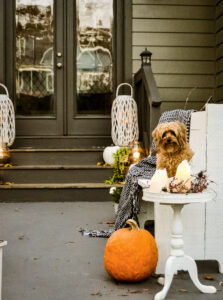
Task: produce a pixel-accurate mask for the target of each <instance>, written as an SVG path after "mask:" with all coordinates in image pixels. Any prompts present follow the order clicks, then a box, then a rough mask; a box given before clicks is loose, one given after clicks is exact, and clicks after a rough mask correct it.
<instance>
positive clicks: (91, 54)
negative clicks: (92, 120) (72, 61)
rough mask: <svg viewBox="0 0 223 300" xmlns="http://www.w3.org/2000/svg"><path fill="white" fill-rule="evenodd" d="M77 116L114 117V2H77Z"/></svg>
mask: <svg viewBox="0 0 223 300" xmlns="http://www.w3.org/2000/svg"><path fill="white" fill-rule="evenodd" d="M75 25H76V26H75V28H74V30H75V31H76V85H75V86H76V91H75V93H76V101H77V114H83V115H86V114H87V115H88V114H91V115H98V114H102V115H105V114H110V109H111V103H112V94H113V1H111V0H101V1H98V0H84V1H83V0H76V24H75Z"/></svg>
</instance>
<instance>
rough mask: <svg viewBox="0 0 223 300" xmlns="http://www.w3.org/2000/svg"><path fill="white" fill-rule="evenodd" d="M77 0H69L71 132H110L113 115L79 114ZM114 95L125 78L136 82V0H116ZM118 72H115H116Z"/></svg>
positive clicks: (90, 133)
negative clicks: (133, 38) (133, 25)
mask: <svg viewBox="0 0 223 300" xmlns="http://www.w3.org/2000/svg"><path fill="white" fill-rule="evenodd" d="M73 3H74V2H73V0H67V29H68V31H67V39H68V40H69V41H70V43H69V44H68V47H67V89H66V90H67V100H69V101H67V102H66V106H67V112H68V118H67V132H68V135H75V136H78V135H88V136H89V135H97V136H106V135H108V133H110V131H111V117H110V115H78V114H77V105H76V104H77V103H76V94H75V93H74V90H75V86H74V88H73V89H72V85H75V83H76V80H75V76H76V63H75V62H76V57H75V56H74V55H73V53H76V39H75V34H76V33H75V31H74V30H70V29H71V28H75V22H76V11H75V9H73V7H72V5H73ZM113 49H114V71H113V75H114V78H115V82H113V84H114V95H113V96H114V97H115V89H116V86H117V85H118V84H120V83H121V82H129V83H131V82H132V79H131V78H132V0H114V38H113ZM114 72H115V73H114Z"/></svg>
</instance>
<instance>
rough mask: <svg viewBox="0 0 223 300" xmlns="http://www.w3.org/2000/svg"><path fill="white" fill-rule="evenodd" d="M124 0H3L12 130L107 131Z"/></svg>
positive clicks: (24, 133)
mask: <svg viewBox="0 0 223 300" xmlns="http://www.w3.org/2000/svg"><path fill="white" fill-rule="evenodd" d="M130 2H131V1H130ZM123 3H124V1H117V0H113V1H112V0H101V1H98V0H66V1H65V0H9V1H6V12H7V14H6V16H7V18H6V33H7V41H6V80H5V82H6V84H7V86H8V87H9V90H10V95H12V99H13V100H14V104H15V110H16V127H17V135H22V136H27V135H28V136H35V135H36V136H42V135H58V136H59V135H109V134H110V123H111V122H110V110H111V104H112V100H113V98H114V88H115V86H116V85H117V84H118V83H119V82H121V81H123V80H124V78H123V76H122V74H124V73H125V72H123V70H120V67H121V68H123V67H124V63H123V62H122V60H123V59H122V57H121V53H123V48H122V46H121V43H122V42H123V43H124V39H123V35H122V34H120V33H119V32H121V30H123V27H122V26H120V27H122V28H118V26H117V24H121V23H120V20H119V18H120V17H121V10H123V9H124V5H123ZM121 22H122V20H121ZM122 23H123V22H122ZM12 24H13V26H11V25H12ZM129 30H131V28H129ZM117 43H119V44H117ZM117 49H119V50H117ZM118 51H119V53H118ZM123 61H124V60H123ZM118 66H119V67H118Z"/></svg>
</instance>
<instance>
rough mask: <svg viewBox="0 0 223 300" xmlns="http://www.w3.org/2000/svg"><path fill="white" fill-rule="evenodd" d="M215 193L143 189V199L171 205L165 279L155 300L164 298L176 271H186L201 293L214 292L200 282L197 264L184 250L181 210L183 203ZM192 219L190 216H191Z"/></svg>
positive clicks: (213, 288)
mask: <svg viewBox="0 0 223 300" xmlns="http://www.w3.org/2000/svg"><path fill="white" fill-rule="evenodd" d="M214 197H215V194H214V193H213V192H212V191H207V192H203V193H199V194H188V195H186V194H183V195H182V194H169V193H151V192H149V191H148V189H144V193H143V199H144V200H145V201H151V202H154V203H156V204H157V203H161V204H163V205H168V206H171V207H172V210H173V218H172V224H171V239H170V256H169V257H168V259H167V261H166V264H165V281H164V287H163V289H162V290H161V291H160V292H159V293H157V294H156V295H155V298H154V299H155V300H161V299H165V298H166V295H167V293H168V290H169V288H170V286H171V283H172V280H173V276H174V274H175V273H176V272H177V271H180V270H184V271H188V272H189V275H190V277H191V279H192V281H193V283H194V284H195V286H196V287H197V288H198V289H199V290H200V291H201V292H202V293H210V294H213V293H216V288H215V287H213V286H206V285H203V284H201V283H200V281H199V279H198V272H197V266H196V263H195V261H194V259H193V258H192V257H190V256H188V255H185V252H184V239H183V222H182V214H181V210H182V209H183V207H184V205H187V204H190V203H191V204H193V205H192V206H194V203H197V202H201V203H202V202H203V204H204V203H205V202H207V201H211V200H213V198H214ZM191 220H192V218H191Z"/></svg>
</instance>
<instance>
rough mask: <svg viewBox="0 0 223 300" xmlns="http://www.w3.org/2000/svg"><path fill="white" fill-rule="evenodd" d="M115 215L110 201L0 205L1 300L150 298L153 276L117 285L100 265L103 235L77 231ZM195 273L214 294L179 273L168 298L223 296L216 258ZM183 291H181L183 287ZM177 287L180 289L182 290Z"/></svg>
mask: <svg viewBox="0 0 223 300" xmlns="http://www.w3.org/2000/svg"><path fill="white" fill-rule="evenodd" d="M113 218H114V215H113V208H112V204H111V203H110V202H103V203H101V202H100V203H99V202H75V203H70V202H69V203H62V202H61V203H40V202H39V203H0V239H4V240H7V241H8V245H7V246H6V247H5V248H4V251H3V300H79V299H80V300H89V299H92V300H93V299H108V300H110V299H112V300H114V299H123V297H125V299H126V298H127V299H136V298H137V300H142V299H143V300H144V299H146V300H150V299H153V296H154V294H155V293H156V292H158V291H159V290H160V289H161V286H160V285H158V284H157V283H156V278H152V277H151V278H150V279H148V280H146V281H144V282H142V283H137V284H123V283H119V284H118V283H116V282H114V281H113V280H112V279H110V277H109V276H108V275H107V274H106V272H105V271H104V267H103V252H104V247H105V244H106V239H100V238H89V237H83V236H82V235H81V234H80V233H79V232H78V229H79V228H80V227H83V228H92V229H93V228H101V229H106V228H108V226H109V225H106V224H102V223H103V222H105V221H111V220H112V219H113ZM198 268H199V273H200V274H199V275H200V278H202V275H203V274H209V275H212V276H213V278H214V280H213V281H211V282H210V281H207V280H204V279H201V281H202V282H204V283H205V284H210V283H211V284H213V285H214V286H216V287H217V289H218V292H217V294H214V295H205V294H201V293H200V292H199V291H198V290H197V289H196V288H195V287H194V286H193V284H192V282H191V281H190V280H189V278H188V275H187V274H186V273H181V274H179V275H177V276H176V277H175V279H174V281H173V284H172V287H171V289H170V291H169V294H168V297H167V298H166V299H174V300H177V299H183V300H187V299H188V300H192V299H196V300H198V299H201V300H206V299H214V300H218V299H219V300H220V299H223V287H220V286H219V285H218V283H219V282H220V281H223V274H219V273H218V268H217V264H216V263H215V262H199V263H198ZM182 289H183V290H186V291H183V290H182ZM180 290H181V291H180Z"/></svg>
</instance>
